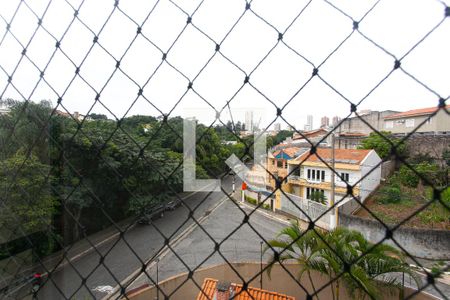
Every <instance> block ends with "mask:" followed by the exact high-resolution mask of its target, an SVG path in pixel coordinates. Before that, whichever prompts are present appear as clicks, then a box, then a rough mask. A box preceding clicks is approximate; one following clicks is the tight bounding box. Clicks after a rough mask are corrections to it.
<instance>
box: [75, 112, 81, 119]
mask: <svg viewBox="0 0 450 300" xmlns="http://www.w3.org/2000/svg"><path fill="white" fill-rule="evenodd" d="M73 117H74V118H75V119H77V120H78V118H79V117H80V113H79V112H77V111H76V112H74V113H73Z"/></svg>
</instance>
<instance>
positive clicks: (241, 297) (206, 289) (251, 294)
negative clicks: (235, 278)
mask: <svg viewBox="0 0 450 300" xmlns="http://www.w3.org/2000/svg"><path fill="white" fill-rule="evenodd" d="M217 282H218V280H217V279H212V278H205V280H204V281H203V286H202V291H203V293H202V291H200V292H199V293H198V296H197V300H212V299H214V294H215V291H216V285H217ZM231 286H232V287H233V290H234V294H235V295H237V296H235V297H234V298H233V299H234V300H250V299H252V300H266V299H270V300H295V297H292V296H287V295H284V294H280V293H277V292H271V291H267V290H262V289H258V288H254V287H249V288H247V291H242V285H241V284H237V283H232V284H231Z"/></svg>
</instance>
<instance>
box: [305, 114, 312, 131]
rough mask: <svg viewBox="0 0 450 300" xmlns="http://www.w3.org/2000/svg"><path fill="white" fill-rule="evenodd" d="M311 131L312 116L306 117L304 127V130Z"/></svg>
mask: <svg viewBox="0 0 450 300" xmlns="http://www.w3.org/2000/svg"><path fill="white" fill-rule="evenodd" d="M312 129H313V116H312V115H307V116H306V124H305V126H304V130H307V131H308V130H312Z"/></svg>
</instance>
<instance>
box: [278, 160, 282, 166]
mask: <svg viewBox="0 0 450 300" xmlns="http://www.w3.org/2000/svg"><path fill="white" fill-rule="evenodd" d="M277 167H278V168H282V167H283V161H282V160H277Z"/></svg>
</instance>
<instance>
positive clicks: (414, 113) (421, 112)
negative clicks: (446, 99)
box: [384, 105, 450, 120]
mask: <svg viewBox="0 0 450 300" xmlns="http://www.w3.org/2000/svg"><path fill="white" fill-rule="evenodd" d="M445 108H446V109H450V105H447V106H446V107H445ZM436 110H438V108H437V107H436V106H434V107H427V108H419V109H413V110H408V111H405V112H401V113H397V114H393V115H390V116H386V117H385V118H384V119H385V120H390V119H399V118H405V117H415V116H423V115H430V114H432V113H434V112H435V111H436Z"/></svg>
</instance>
